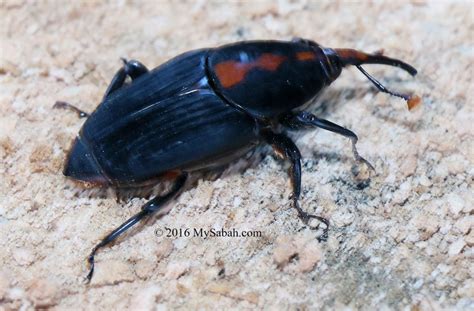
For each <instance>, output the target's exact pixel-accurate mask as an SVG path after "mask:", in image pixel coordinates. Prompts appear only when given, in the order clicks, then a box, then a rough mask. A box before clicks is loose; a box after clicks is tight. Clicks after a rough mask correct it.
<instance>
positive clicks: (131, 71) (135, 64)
mask: <svg viewBox="0 0 474 311" xmlns="http://www.w3.org/2000/svg"><path fill="white" fill-rule="evenodd" d="M122 61H123V66H122V68H120V69H119V70H118V71H117V73H116V74H115V75H114V77H113V78H112V81H111V82H110V84H109V86H108V87H107V90H106V91H105V94H104V98H103V99H106V98H107V97H108V96H109V95H110V94H111V93H113V92H114V91H116V90H118V89H119V88H121V87H122V86H123V85H124V84H125V79H126V78H127V76H128V77H130V78H131V79H132V80H134V79H136V78H138V77H139V76H141V75H142V74H144V73H147V72H148V68H146V67H145V65H143V64H142V63H140V62H139V61H138V60H134V59H132V60H126V59H125V58H122Z"/></svg>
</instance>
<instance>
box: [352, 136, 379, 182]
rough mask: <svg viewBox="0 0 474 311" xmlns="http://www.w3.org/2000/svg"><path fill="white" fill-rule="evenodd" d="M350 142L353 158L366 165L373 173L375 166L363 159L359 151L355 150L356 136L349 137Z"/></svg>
mask: <svg viewBox="0 0 474 311" xmlns="http://www.w3.org/2000/svg"><path fill="white" fill-rule="evenodd" d="M351 142H352V154H353V155H354V159H355V160H356V161H357V162H359V163H363V164H365V165H367V167H368V168H369V169H370V170H371V171H372V172H373V173H375V168H374V166H373V165H372V164H370V162H369V161H367V160H366V159H364V158H363V157H361V156H360V155H359V152H358V151H357V147H356V144H357V137H355V138H352V139H351Z"/></svg>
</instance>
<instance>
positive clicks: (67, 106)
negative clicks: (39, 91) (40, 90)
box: [53, 101, 89, 118]
mask: <svg viewBox="0 0 474 311" xmlns="http://www.w3.org/2000/svg"><path fill="white" fill-rule="evenodd" d="M53 108H56V109H67V110H72V111H74V112H75V113H77V115H78V116H79V118H87V117H89V114H88V113H87V112H84V111H82V110H81V109H79V108H77V107H76V106H73V105H71V104H69V103H66V102H63V101H57V102H55V103H54V106H53Z"/></svg>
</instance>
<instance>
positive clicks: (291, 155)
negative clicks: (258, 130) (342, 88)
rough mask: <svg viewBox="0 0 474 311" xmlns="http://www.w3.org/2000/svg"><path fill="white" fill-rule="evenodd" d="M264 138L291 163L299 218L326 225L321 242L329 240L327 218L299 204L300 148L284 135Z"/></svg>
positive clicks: (294, 201)
mask: <svg viewBox="0 0 474 311" xmlns="http://www.w3.org/2000/svg"><path fill="white" fill-rule="evenodd" d="M262 136H263V138H264V139H265V141H266V142H267V143H269V144H270V145H271V146H272V148H273V150H274V151H275V153H276V154H277V155H279V156H280V157H282V158H283V159H285V160H289V161H290V162H291V167H290V177H291V184H292V186H293V194H292V196H291V198H292V200H293V207H294V208H295V209H296V210H297V211H298V216H299V218H300V219H301V220H302V221H303V222H304V223H305V224H306V225H309V221H310V220H311V219H312V218H315V219H317V220H319V221H320V222H322V223H324V224H325V225H326V228H325V229H324V231H323V234H322V235H321V237H319V240H320V241H324V240H326V239H327V235H328V229H329V221H328V220H327V219H326V218H323V217H321V216H317V215H310V214H308V213H306V212H305V211H303V210H302V209H301V207H300V205H299V203H298V200H299V198H300V194H301V154H300V151H299V150H298V147H297V146H296V145H295V144H294V143H293V141H291V139H290V138H288V137H287V136H285V135H284V134H276V133H273V132H271V131H264V132H262Z"/></svg>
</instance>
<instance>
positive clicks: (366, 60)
mask: <svg viewBox="0 0 474 311" xmlns="http://www.w3.org/2000/svg"><path fill="white" fill-rule="evenodd" d="M334 51H335V52H336V54H337V55H338V56H339V60H340V62H341V63H342V65H343V66H346V65H355V66H356V67H357V69H359V70H360V71H361V72H362V73H363V74H364V75H365V76H366V77H367V79H369V80H370V82H372V83H373V84H374V85H375V87H376V88H377V89H378V90H379V91H381V92H384V93H387V94H390V95H393V96H397V97H400V98H403V99H404V100H406V101H407V104H408V109H412V108H413V107H415V106H417V105H418V104H419V103H420V102H421V98H420V97H419V96H416V95H414V96H411V95H408V94H402V93H397V92H393V91H390V90H389V89H387V88H386V87H385V86H384V85H383V84H382V83H380V82H379V81H377V80H376V79H375V78H374V77H372V76H371V75H370V74H369V73H368V72H367V71H365V70H364V69H363V68H362V66H361V65H362V64H383V65H389V66H395V67H399V68H401V69H403V70H405V71H407V72H408V73H409V74H411V75H412V76H414V75H416V73H417V71H416V69H415V68H414V67H413V66H411V65H408V64H407V63H404V62H402V61H401V60H398V59H394V58H390V57H386V56H383V55H382V53H381V52H379V53H375V54H367V53H364V52H361V51H357V50H353V49H334Z"/></svg>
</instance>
